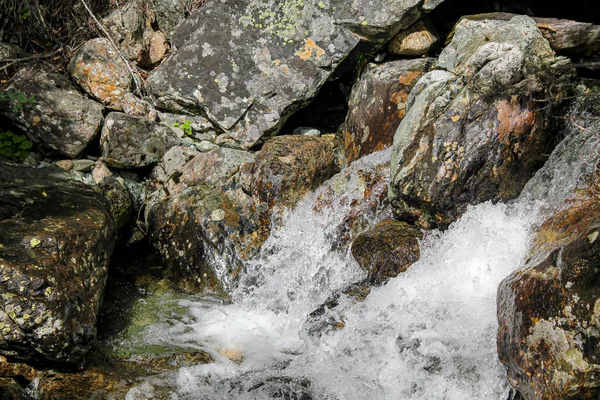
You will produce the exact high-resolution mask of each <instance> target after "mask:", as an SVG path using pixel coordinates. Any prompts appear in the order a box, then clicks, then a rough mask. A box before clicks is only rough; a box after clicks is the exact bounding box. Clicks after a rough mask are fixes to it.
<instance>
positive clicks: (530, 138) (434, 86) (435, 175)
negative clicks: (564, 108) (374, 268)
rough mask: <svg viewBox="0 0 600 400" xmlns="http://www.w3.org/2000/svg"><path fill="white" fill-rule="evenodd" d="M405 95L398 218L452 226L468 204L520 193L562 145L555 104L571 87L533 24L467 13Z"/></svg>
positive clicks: (395, 182)
mask: <svg viewBox="0 0 600 400" xmlns="http://www.w3.org/2000/svg"><path fill="white" fill-rule="evenodd" d="M438 64H439V67H440V68H442V69H441V70H436V71H432V72H429V73H427V74H426V75H424V76H423V77H422V78H421V79H420V80H419V82H418V83H417V85H416V86H415V87H414V89H413V91H412V92H411V95H410V97H409V99H408V111H407V114H406V116H405V118H404V120H403V121H402V122H401V124H400V126H399V127H398V130H397V132H396V135H395V137H394V145H393V148H394V154H393V157H392V172H391V173H392V178H391V182H390V197H391V200H392V206H393V208H394V212H395V215H396V217H397V218H399V219H403V220H407V221H415V222H416V223H418V224H419V225H420V226H421V227H423V228H426V229H429V228H432V227H445V226H447V225H448V224H449V223H450V222H452V221H453V220H455V219H456V218H457V217H458V216H460V215H461V214H462V213H463V212H464V211H465V210H466V207H467V205H469V204H476V203H480V202H483V201H486V200H493V201H504V200H508V199H510V198H513V197H516V196H517V195H518V194H519V193H520V191H521V189H522V188H523V186H524V185H525V183H526V182H527V181H528V179H529V178H530V177H531V176H532V175H533V173H534V172H535V171H536V170H537V169H538V168H539V167H540V166H541V165H542V164H543V162H544V161H545V159H546V154H549V153H550V150H551V148H552V146H553V144H555V142H556V140H555V139H554V135H553V134H554V131H553V129H552V126H551V124H550V122H551V121H552V120H553V119H552V118H550V114H551V112H552V106H553V105H554V102H556V101H557V99H560V98H561V96H562V97H564V96H565V94H566V93H568V90H569V89H570V88H571V87H572V84H571V81H570V79H569V78H570V76H571V75H570V72H571V71H572V69H571V68H570V64H569V63H568V62H567V61H566V60H564V59H561V58H557V57H555V56H554V53H553V51H552V49H551V48H550V47H549V45H548V42H547V41H546V40H545V39H544V38H543V37H542V35H541V33H540V31H539V30H538V28H537V26H536V23H535V22H534V21H533V20H532V19H530V18H528V17H525V16H520V17H515V18H513V19H511V20H510V21H491V20H485V21H470V20H463V21H462V22H461V23H460V24H459V25H458V26H457V28H456V33H455V35H454V38H453V39H452V42H451V43H450V44H449V45H448V46H447V47H446V48H445V49H444V50H443V52H442V53H441V54H440V57H439V60H438Z"/></svg>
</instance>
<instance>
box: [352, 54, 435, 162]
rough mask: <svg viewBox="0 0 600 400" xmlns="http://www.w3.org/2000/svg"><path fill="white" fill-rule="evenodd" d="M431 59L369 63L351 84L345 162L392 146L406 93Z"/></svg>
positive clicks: (403, 111) (400, 119)
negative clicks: (357, 80)
mask: <svg viewBox="0 0 600 400" xmlns="http://www.w3.org/2000/svg"><path fill="white" fill-rule="evenodd" d="M432 65H433V59H418V60H399V61H392V62H388V63H384V64H368V65H367V67H366V68H365V71H364V72H363V73H362V75H361V78H360V81H359V82H358V83H357V84H355V85H354V87H353V88H352V93H351V95H350V100H349V102H348V107H349V109H350V111H349V113H348V116H347V117H346V123H345V128H344V152H345V156H346V162H347V163H350V162H352V161H354V160H356V159H357V158H360V157H362V156H365V155H367V154H371V153H373V152H375V151H378V150H383V149H386V148H388V147H391V146H392V142H393V140H394V134H395V133H396V129H398V125H400V122H401V121H402V119H403V118H404V115H405V113H406V103H407V100H408V95H409V94H410V91H411V90H412V88H413V86H414V85H415V84H416V83H417V81H418V80H419V78H420V77H421V76H422V75H423V74H424V73H425V72H427V71H428V70H429V69H430V68H431V67H432Z"/></svg>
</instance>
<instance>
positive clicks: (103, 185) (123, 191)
mask: <svg viewBox="0 0 600 400" xmlns="http://www.w3.org/2000/svg"><path fill="white" fill-rule="evenodd" d="M98 186H99V187H100V190H101V191H102V193H103V194H104V197H106V199H107V200H108V202H109V204H110V212H111V214H112V216H113V219H114V221H115V224H116V226H117V229H122V228H124V227H126V226H127V225H128V224H129V222H130V221H131V217H132V213H133V204H132V202H131V197H130V196H129V191H128V190H127V188H126V187H125V185H124V184H123V183H121V181H120V180H119V179H118V178H115V177H112V176H110V177H106V178H104V179H103V180H102V181H101V182H100V184H99V185H98Z"/></svg>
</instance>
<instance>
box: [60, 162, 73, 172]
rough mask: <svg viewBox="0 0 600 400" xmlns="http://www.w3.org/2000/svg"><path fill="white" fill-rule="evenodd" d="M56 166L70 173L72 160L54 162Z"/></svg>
mask: <svg viewBox="0 0 600 400" xmlns="http://www.w3.org/2000/svg"><path fill="white" fill-rule="evenodd" d="M56 166H57V167H59V168H62V169H64V170H65V171H70V170H72V169H73V160H60V161H57V162H56Z"/></svg>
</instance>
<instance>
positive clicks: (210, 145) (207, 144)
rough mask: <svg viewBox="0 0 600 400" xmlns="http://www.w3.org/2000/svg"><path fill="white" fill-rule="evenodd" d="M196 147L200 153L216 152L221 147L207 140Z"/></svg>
mask: <svg viewBox="0 0 600 400" xmlns="http://www.w3.org/2000/svg"><path fill="white" fill-rule="evenodd" d="M195 147H196V148H197V149H198V150H199V151H201V152H203V153H206V152H208V151H211V150H215V149H218V148H219V146H217V145H216V144H214V143H211V142H209V141H207V140H203V141H201V142H200V143H196V144H195Z"/></svg>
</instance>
